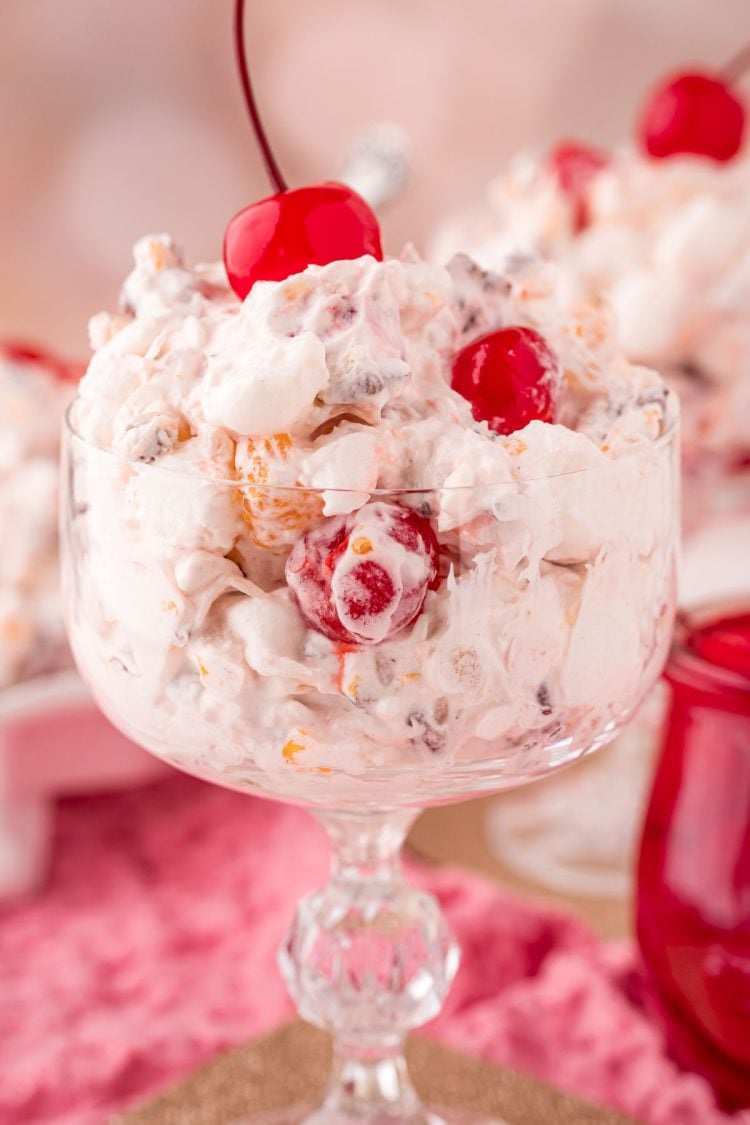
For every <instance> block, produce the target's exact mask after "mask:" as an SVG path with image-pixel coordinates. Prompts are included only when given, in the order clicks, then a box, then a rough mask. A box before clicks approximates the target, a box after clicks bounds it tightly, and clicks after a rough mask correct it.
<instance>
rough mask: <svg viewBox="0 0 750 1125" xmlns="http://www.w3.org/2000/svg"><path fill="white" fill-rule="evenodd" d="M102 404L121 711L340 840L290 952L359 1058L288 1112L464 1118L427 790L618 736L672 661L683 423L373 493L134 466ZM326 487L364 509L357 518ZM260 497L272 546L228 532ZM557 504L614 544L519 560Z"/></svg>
mask: <svg viewBox="0 0 750 1125" xmlns="http://www.w3.org/2000/svg"><path fill="white" fill-rule="evenodd" d="M75 419H76V413H75V407H74V408H73V409H72V410H71V412H69V415H68V424H67V428H66V433H65V439H64V452H63V466H64V477H63V479H64V480H65V481H66V482H67V487H66V496H65V498H64V501H63V518H62V527H63V531H62V537H63V540H62V541H63V557H64V558H63V577H64V587H65V591H66V604H67V617H68V628H69V634H70V639H71V643H72V647H73V651H74V654H75V657H76V660H77V662H78V665H79V667H80V670H81V673H82V675H83V676H84V678H85V679H86V681H87V682H88V684H89V685H90V687H91V689H92V691H93V693H94V695H95V697H96V699H97V701H98V702H99V704H100V706H101V707H102V709H103V710H104V712H105V714H106V715H107V716H108V717H109V718H110V720H111V721H112V722H113V723H114V724H115V725H117V726H118V727H120V728H121V729H122V730H123V731H124V732H125V733H127V734H128V735H129V736H130V737H132V738H133V739H135V740H136V741H137V742H139V743H141V744H142V745H143V746H145V747H146V748H147V749H149V750H151V751H152V752H153V753H154V754H156V755H158V756H159V757H160V758H162V759H164V760H165V761H167V762H170V763H171V764H172V765H174V766H177V767H179V768H180V769H183V770H185V771H186V772H188V773H191V774H194V775H197V776H199V777H202V778H205V779H207V780H209V781H212V782H215V783H217V784H220V785H224V786H228V787H230V788H233V789H237V790H241V791H245V792H247V793H250V794H255V795H260V796H266V797H269V798H274V799H278V800H283V801H289V802H292V803H294V804H297V805H302V806H304V807H306V808H308V809H310V810H311V811H312V812H313V813H314V815H315V816H316V817H317V818H318V819H319V821H320V822H321V824H322V825H323V826H324V828H325V829H326V831H327V833H328V836H329V838H330V842H331V848H332V853H333V862H332V871H331V877H330V881H329V883H328V885H327V886H326V887H325V888H323V889H322V890H320V891H318V892H316V893H314V894H312V895H311V896H309V897H308V898H306V899H304V900H303V901H302V902H301V904H300V906H299V908H298V911H297V914H296V917H295V919H294V921H293V923H292V925H291V929H290V931H289V933H288V936H287V938H286V941H285V943H284V945H283V947H282V950H281V953H280V965H281V970H282V972H283V975H284V977H285V979H286V982H287V984H288V986H289V988H290V991H291V993H292V996H293V997H294V999H295V1001H296V1003H297V1006H298V1008H299V1011H300V1014H301V1015H302V1016H303V1017H304V1018H305V1019H307V1020H309V1021H311V1022H312V1023H314V1024H316V1025H318V1026H320V1027H323V1028H325V1029H327V1030H328V1031H329V1032H331V1034H332V1036H333V1039H334V1044H335V1047H334V1067H333V1074H332V1079H331V1086H330V1089H329V1092H328V1094H327V1096H326V1097H325V1099H324V1101H323V1103H322V1105H321V1106H320V1107H318V1108H317V1109H315V1110H309V1109H308V1110H302V1109H300V1110H299V1111H298V1114H297V1116H295V1115H294V1114H291V1115H290V1116H287V1117H285V1118H284V1120H289V1121H291V1120H301V1119H309V1120H310V1121H315V1122H323V1121H326V1122H328V1121H342V1122H346V1121H360V1122H361V1121H375V1120H377V1121H389V1122H396V1121H409V1122H414V1123H416V1122H420V1121H433V1122H436V1121H439V1120H440V1117H439V1116H436V1114H435V1113H432V1112H429V1111H427V1110H426V1109H425V1108H424V1107H422V1105H421V1103H420V1101H419V1098H418V1096H417V1094H416V1092H415V1090H414V1089H413V1087H412V1085H411V1083H410V1080H409V1076H408V1073H407V1069H406V1065H405V1063H404V1061H403V1055H402V1047H403V1043H404V1039H405V1036H406V1034H407V1033H408V1032H409V1031H410V1030H411V1029H412V1028H415V1027H418V1026H420V1025H422V1024H423V1023H425V1022H426V1021H428V1020H430V1019H431V1018H432V1017H433V1016H435V1015H436V1014H437V1013H438V1011H439V1009H440V1007H441V1004H442V1001H443V999H444V997H445V995H446V993H447V990H448V988H449V986H450V983H451V979H452V978H453V976H454V974H455V972H456V968H457V965H458V958H459V955H458V949H457V947H456V944H455V942H454V940H453V938H452V936H451V933H450V931H449V928H448V926H447V925H446V922H445V921H444V919H443V918H442V916H441V913H440V910H439V908H438V906H437V904H436V902H435V901H434V900H433V899H432V898H431V897H430V896H428V895H425V894H423V893H420V892H417V891H415V890H413V889H411V888H410V887H409V886H408V885H407V884H406V882H405V881H404V878H403V876H402V873H401V868H400V863H399V853H400V849H401V845H402V842H403V840H404V837H405V835H406V833H407V831H408V828H409V826H410V824H411V823H412V821H413V819H414V818H415V816H416V815H417V812H418V810H420V809H421V808H424V807H426V806H429V805H436V804H440V803H446V802H452V801H458V800H460V799H463V798H467V797H470V796H472V795H475V794H479V793H481V792H486V791H491V790H500V789H504V788H509V787H513V786H518V785H520V784H522V783H524V782H527V781H531V780H532V779H533V778H537V777H541V776H544V775H546V774H548V773H549V772H550V771H552V770H554V769H556V768H558V767H561V766H564V765H566V764H567V763H569V762H572V761H574V760H576V759H578V758H580V757H582V756H583V755H585V754H588V753H590V752H592V751H593V750H595V749H596V748H598V747H600V746H601V745H603V744H604V743H606V742H607V741H609V740H610V739H611V738H612V737H613V736H614V735H615V734H616V733H617V732H618V731H619V730H620V729H621V727H622V726H623V724H624V723H625V722H626V721H627V720H628V718H629V717H630V715H631V714H632V712H633V710H634V708H635V707H636V706H637V704H638V703H639V701H640V700H641V699H642V697H643V696H644V694H645V693H646V691H647V690H648V689H649V688H650V686H651V685H652V683H653V682H654V680H655V679H656V677H657V675H658V674H659V672H660V670H661V667H662V664H663V661H664V659H665V656H666V653H667V649H668V646H669V641H670V636H671V631H672V622H673V613H674V603H675V557H676V546H677V541H678V522H679V519H678V504H677V488H676V486H677V481H678V445H679V442H678V439H677V422H676V421H675V420H672V421H671V422H670V423H669V424H668V425H667V426H666V427H665V431H664V433H663V434H662V436H661V437H658V438H657V439H656V440H654V441H653V442H649V443H647V444H644V445H640V446H637V447H636V448H635V449H634V450H633V452H631V453H625V454H623V455H622V456H621V457H620V458H618V459H617V460H613V461H612V462H607V463H603V464H601V465H598V466H596V467H595V468H586V469H582V470H579V471H574V472H568V473H563V474H561V475H559V476H547V477H545V478H542V479H536V480H524V481H507V480H506V481H500V482H498V484H497V485H496V486H495V485H486V484H485V485H482V486H481V487H480V486H471V487H461V486H456V487H442V488H439V489H437V490H401V491H397V492H392V491H390V492H385V491H374V492H370V493H365V494H363V493H362V492H360V491H358V492H356V493H354V492H352V491H347V490H346V489H345V488H344V489H326V490H317V489H311V488H303V487H301V486H298V487H289V488H279V487H271V486H264V485H262V484H257V483H248V482H246V481H243V480H240V479H230V480H228V479H221V478H219V477H217V476H216V475H212V474H211V473H210V472H209V471H207V470H206V469H204V468H203V467H202V466H201V464H200V463H193V464H191V465H189V466H187V468H177V469H175V468H171V467H170V468H167V467H164V466H162V465H161V464H160V463H159V461H158V460H157V461H154V462H153V463H148V462H145V461H142V460H140V461H136V460H128V459H127V458H126V457H124V456H122V455H121V454H120V453H119V452H116V451H112V450H111V449H104V448H99V447H98V446H97V445H95V444H93V443H92V442H91V441H89V440H86V439H84V438H83V437H81V436H80V434H79V433H78V432H77V427H76V421H75ZM324 507H325V508H327V510H329V511H330V510H331V508H335V510H336V511H338V512H340V513H345V514H343V515H341V516H339V517H336V518H334V520H333V523H332V522H331V517H328V518H327V519H324V518H323V517H322V516H321V513H322V512H323V510H324ZM238 510H240V511H242V512H243V513H245V515H246V516H247V514H248V513H252V515H253V519H254V522H253V523H252V525H251V524H250V523H248V524H247V527H248V533H247V542H235V545H234V547H233V548H232V549H231V550H229V551H226V552H225V551H224V549H222V548H220V547H219V548H215V549H213V550H212V549H209V547H207V546H206V543H207V539H206V536H207V535H209V536H210V535H212V534H213V535H214V536H215V537H218V535H219V531H218V529H220V528H221V526H222V521H223V520H224V519H225V517H227V515H228V514H233V513H236V512H237V511H238ZM186 512H187V513H191V512H192V513H194V520H195V526H194V527H193V531H194V532H196V534H192V533H190V530H189V529H190V527H191V523H190V520H189V519H187V520H186V519H185V518H184V513H186ZM177 513H181V516H180V518H179V519H178V518H177V515H176V514H177ZM261 517H263V521H262V523H261V522H260V521H261ZM550 520H552V521H558V523H560V521H562V523H563V524H565V526H566V527H567V529H568V539H569V541H570V542H573V541H575V540H577V541H578V542H579V543H581V541H582V539H585V540H586V545H585V550H584V555H585V557H586V558H587V559H588V561H585V562H583V561H581V558H576V557H573V554H570V555H567V556H566V555H565V554H564V553H559V552H558V553H557V554H555V553H554V552H552V553H553V554H555V560H554V561H549V560H544V559H540V558H533V557H532V558H526V559H521V560H520V563H518V564H516V563H515V562H514V563H513V564H512V565H511V564H509V561H508V558H507V556H506V550H507V546H508V541H509V536H510V535H511V531H512V530H513V529H514V528H515V532H516V533H517V532H518V530H519V528H520V529H521V530H522V531H523V529H524V528H526V529H533V528H535V527H538V526H539V524H540V521H541V522H542V523H544V522H545V521H550ZM337 521H338V522H337ZM199 523H200V525H201V526H200V529H198V524H199ZM251 526H252V528H253V531H254V534H255V539H256V541H253V537H252V536H251V535H250V531H249V528H250V527H251ZM259 526H265V527H268V526H270V527H276V528H277V529H278V530H279V533H281V532H282V531H288V530H289V529H290V528H295V527H300V526H303V527H304V528H305V529H306V530H305V531H304V532H303V533H300V534H299V535H298V536H297V538H296V545H295V546H294V547H293V549H292V553H291V555H288V558H287V559H286V562H285V559H284V557H283V556H278V555H274V554H273V552H269V551H262V550H259V549H258V546H257V535H258V529H259ZM321 527H325V528H327V530H326V531H325V533H322V532H320V530H319V529H320V528H321ZM429 529H431V530H429ZM198 530H200V535H198V534H197V531H198ZM592 536H593V538H594V539H595V540H596V542H593V540H592ZM378 537H380V538H378ZM533 539H534V537H533V534H531V532H530V533H529V536H528V542H529V544H532V543H533ZM217 542H218V538H217ZM373 542H375V544H376V546H377V545H378V543H379V544H380V548H382V547H383V543H386V542H387V544H388V547H387V549H388V550H389V551H390V552H391V555H390V556H389V557H390V558H391V560H392V563H393V566H392V570H391V578H392V582H393V583H395V584H396V585H398V587H399V591H400V602H399V603H398V604H399V608H398V609H397V610H396V611H395V612H404V614H405V617H406V620H405V623H404V625H403V627H402V628H400V629H394V628H393V625H394V621H393V619H391V629H390V631H389V632H388V634H387V635H386V636H385V637H384V638H383V639H379V637H378V624H377V622H378V620H379V618H378V617H377V614H376V615H375V616H374V617H372V616H368V609H367V607H369V608H370V609H372V608H373V606H375V607H376V609H377V611H378V613H379V612H380V610H381V609H382V606H383V604H384V603H386V602H388V599H389V598H390V597H392V595H393V590H392V589H391V588H390V587H389V586H388V582H387V581H386V580H385V579H384V578H383V572H382V571H380V572H379V573H378V568H377V565H376V564H375V563H372V562H368V560H367V555H368V554H369V553H370V552H371V551H372V550H373ZM201 544H202V545H201ZM380 548H379V550H380ZM383 549H385V548H383ZM529 550H530V553H532V552H531V547H530V548H529ZM347 556H350V558H349V563H347V564H346V565H349V567H350V568H349V570H348V571H347V570H346V569H344V572H343V577H342V574H341V573H339V571H338V570H337V568H338V567H340V566H343V565H344V563H346V557H347ZM373 557H374V558H377V557H382V550H381V551H380V555H379V554H378V551H375V553H374V555H373ZM581 557H583V556H581ZM342 560H343V561H342ZM362 560H364V562H363V561H362ZM426 560H427V561H426ZM427 563H429V565H427ZM367 566H370V567H372V568H373V569H372V570H367V569H366V567H367ZM357 567H359V568H363V567H364V568H365V569H359V571H357V569H356V568H357ZM332 570H333V573H334V578H333V580H332V581H333V594H334V600H335V599H336V598H338V602H337V603H336V604H337V605H339V608H340V609H341V606H342V605H346V607H347V612H348V614H349V624H350V626H351V628H352V629H355V630H357V631H358V633H359V635H360V636H361V638H362V643H352V642H343V641H337V640H336V639H330V637H327V636H325V635H323V634H322V633H321V631H320V630H319V629H318V630H315V629H313V628H308V627H307V624H306V621H305V620H303V612H302V610H303V608H304V607H306V609H305V610H304V612H306V613H307V614H308V615H309V613H310V612H311V610H310V606H311V604H312V605H314V604H315V602H314V599H313V601H312V602H311V600H310V598H309V596H307V595H305V594H304V590H303V587H304V584H305V583H308V584H310V583H311V584H312V588H313V592H314V593H315V591H316V590H317V591H318V592H319V591H320V589H322V586H316V583H322V582H323V578H322V577H321V575H323V574H324V573H326V572H327V573H328V574H329V577H330V573H331V571H332ZM337 575H338V577H337ZM394 576H395V577H394ZM428 579H429V580H428ZM337 583H338V585H337ZM347 583H349V584H348V585H347ZM308 594H309V589H308ZM300 599H301V601H300ZM396 601H398V599H396ZM363 607H364V608H363ZM320 612H321V614H323V613H324V612H325V610H324V609H321V610H320ZM415 612H416V615H415ZM342 613H343V610H342ZM409 614H411V616H409ZM308 1113H310V1114H311V1116H309V1118H308V1117H307V1116H306V1115H307V1114H308Z"/></svg>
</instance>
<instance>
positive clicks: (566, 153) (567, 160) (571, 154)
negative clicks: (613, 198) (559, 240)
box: [547, 141, 609, 232]
mask: <svg viewBox="0 0 750 1125" xmlns="http://www.w3.org/2000/svg"><path fill="white" fill-rule="evenodd" d="M608 164H609V156H608V155H607V153H606V152H603V151H602V149H599V148H593V147H592V146H591V145H585V144H582V143H581V142H579V141H561V142H560V144H558V145H555V147H554V148H553V149H552V151H551V152H550V153H549V155H548V157H547V170H548V171H549V173H550V174H551V175H552V176H553V177H554V179H555V180H556V181H557V184H558V186H559V188H560V190H561V191H562V192H563V193H564V194H565V195H566V196H567V197H568V200H569V201H570V205H571V207H572V210H573V226H574V228H575V230H576V232H580V231H582V230H584V229H585V227H587V226H588V224H589V212H588V189H589V185H590V184H591V181H592V180H593V179H594V177H595V176H596V175H597V173H599V172H601V170H602V168H606V167H607V165H608Z"/></svg>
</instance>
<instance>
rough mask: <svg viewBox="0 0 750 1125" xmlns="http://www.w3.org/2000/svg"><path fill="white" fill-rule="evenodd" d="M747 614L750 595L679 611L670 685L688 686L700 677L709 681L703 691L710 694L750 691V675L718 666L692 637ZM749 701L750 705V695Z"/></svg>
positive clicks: (669, 668) (669, 670)
mask: <svg viewBox="0 0 750 1125" xmlns="http://www.w3.org/2000/svg"><path fill="white" fill-rule="evenodd" d="M747 613H750V593H747V594H745V595H739V596H736V597H732V598H729V599H722V598H716V599H711V600H710V601H707V602H704V603H702V604H701V605H698V606H696V607H695V608H693V609H681V610H679V611H678V613H677V616H676V618H675V629H674V636H673V638H672V650H671V653H670V656H669V659H668V661H667V666H666V669H665V674H666V677H667V680H669V682H670V683H672V682H675V681H677V682H678V683H684V682H685V681H688V680H690V681H691V680H692V677H693V676H694V675H699V676H701V677H703V678H705V679H706V680H707V681H708V682H707V683H706V684H705V685H704V686H703V690H704V691H706V692H707V693H709V694H710V693H711V692H713V691H717V692H721V691H731V692H735V693H736V692H740V693H743V694H747V693H748V692H750V676H745V675H743V674H742V672H736V671H733V670H732V669H731V668H725V667H724V665H722V664H715V663H714V662H713V661H711V660H708V659H706V657H705V656H703V655H701V653H700V652H697V651H696V650H695V649H694V648H693V647H692V646H691V644H690V638H691V636H692V635H693V634H694V633H695V632H696V631H698V630H700V629H702V628H705V627H706V626H709V625H711V623H712V622H719V621H721V620H724V619H727V618H732V617H737V616H739V615H740V614H747ZM673 673H674V675H673ZM748 702H749V703H750V696H748Z"/></svg>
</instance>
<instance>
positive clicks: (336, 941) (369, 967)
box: [280, 809, 458, 1123]
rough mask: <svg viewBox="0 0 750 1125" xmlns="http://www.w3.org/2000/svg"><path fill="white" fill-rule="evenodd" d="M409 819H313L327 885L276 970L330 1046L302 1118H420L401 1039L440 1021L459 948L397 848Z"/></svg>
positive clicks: (305, 905)
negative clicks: (317, 1091)
mask: <svg viewBox="0 0 750 1125" xmlns="http://www.w3.org/2000/svg"><path fill="white" fill-rule="evenodd" d="M415 815H416V813H415V812H412V811H409V810H406V811H405V810H388V809H386V810H374V811H363V812H362V813H339V812H328V811H326V812H321V813H319V814H318V819H319V820H320V822H321V823H322V825H323V826H324V828H325V829H326V831H327V833H328V836H329V839H330V841H331V848H332V867H331V877H330V881H329V883H328V885H327V886H326V887H324V888H323V889H322V890H320V891H316V892H315V893H314V894H312V895H309V896H308V897H307V898H305V899H303V900H302V902H301V903H300V905H299V907H298V910H297V914H296V917H295V920H294V922H293V924H292V927H291V929H290V932H289V935H288V937H287V940H286V942H285V944H284V946H283V948H282V951H281V954H280V965H281V969H282V972H283V974H284V977H285V979H286V981H287V984H288V986H289V989H290V991H291V994H292V996H293V998H294V1000H295V1001H296V1003H297V1006H298V1009H299V1012H300V1015H301V1016H303V1017H304V1018H305V1019H307V1020H309V1021H310V1022H311V1023H314V1024H316V1025H317V1026H318V1027H323V1028H325V1029H326V1030H327V1031H329V1032H330V1033H331V1034H332V1036H333V1040H334V1065H333V1072H332V1078H331V1086H330V1089H329V1092H328V1094H327V1095H326V1097H325V1099H324V1101H323V1104H322V1105H321V1107H320V1109H319V1110H318V1111H316V1112H315V1113H314V1114H313V1116H312V1117H311V1118H310V1121H313V1122H315V1121H319V1122H323V1121H329V1122H330V1121H333V1120H335V1121H338V1122H347V1121H349V1120H351V1121H359V1122H363V1121H393V1122H395V1121H409V1122H414V1123H416V1122H419V1121H423V1120H428V1117H427V1116H426V1115H425V1114H424V1113H423V1112H422V1111H421V1110H420V1103H419V1099H418V1097H417V1095H416V1093H415V1091H414V1088H413V1086H412V1084H411V1081H410V1079H409V1075H408V1071H407V1068H406V1063H405V1062H404V1058H403V1043H404V1040H405V1038H406V1035H407V1032H408V1031H410V1030H411V1029H412V1028H414V1027H419V1026H420V1025H421V1024H423V1023H425V1022H427V1020H430V1019H432V1018H433V1016H435V1015H437V1013H438V1012H439V1010H440V1008H441V1006H442V1003H443V999H444V997H445V995H446V993H447V991H448V989H449V987H450V984H451V981H452V979H453V976H454V974H455V971H456V968H457V967H458V948H457V946H456V944H455V941H454V940H453V937H452V935H451V933H450V931H449V929H448V927H447V925H446V923H445V921H444V919H443V917H442V914H441V912H440V908H439V907H438V904H437V902H436V901H435V899H434V898H432V897H431V896H430V895H426V894H423V893H421V892H419V891H416V890H414V889H413V888H411V887H409V886H408V884H407V883H406V882H405V880H404V877H403V873H402V870H401V861H400V853H401V846H402V844H403V841H404V838H405V836H406V833H407V831H408V829H409V827H410V825H411V823H412V821H413V819H414V817H415Z"/></svg>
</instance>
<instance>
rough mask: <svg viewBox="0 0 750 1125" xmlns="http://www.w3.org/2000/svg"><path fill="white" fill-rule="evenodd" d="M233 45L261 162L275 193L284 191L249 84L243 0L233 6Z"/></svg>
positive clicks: (284, 187) (284, 184)
mask: <svg viewBox="0 0 750 1125" xmlns="http://www.w3.org/2000/svg"><path fill="white" fill-rule="evenodd" d="M234 45H235V50H236V52H237V66H238V68H239V72H240V82H241V84H242V93H243V95H244V97H245V104H246V106H247V110H248V113H249V114H250V121H251V123H252V126H253V129H254V130H255V136H256V137H257V138H258V144H259V145H260V151H261V152H262V153H263V162H264V163H265V166H266V171H267V172H268V177H269V179H270V181H271V183H272V184H273V186H274V187H275V189H276V191H286V190H287V182H286V180H285V179H284V177H283V176H282V174H281V170H280V168H279V166H278V164H277V163H276V157H275V156H274V154H273V151H272V150H271V145H270V144H269V142H268V137H267V136H266V131H265V129H264V128H263V122H262V121H261V119H260V114H259V113H258V107H257V105H256V104H255V96H254V94H253V87H252V85H251V83H250V71H249V70H248V67H247V57H246V55H245V0H236V2H235V6H234Z"/></svg>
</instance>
